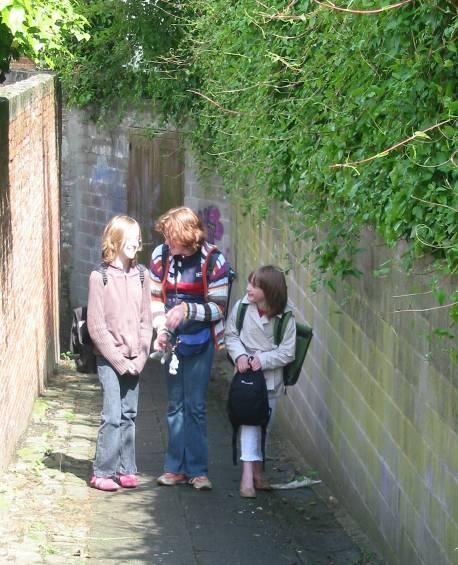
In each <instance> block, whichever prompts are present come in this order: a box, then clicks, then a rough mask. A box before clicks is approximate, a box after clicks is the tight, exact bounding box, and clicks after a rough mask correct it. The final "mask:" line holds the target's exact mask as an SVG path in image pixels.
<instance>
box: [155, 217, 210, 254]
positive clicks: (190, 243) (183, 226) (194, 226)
mask: <svg viewBox="0 0 458 565" xmlns="http://www.w3.org/2000/svg"><path fill="white" fill-rule="evenodd" d="M156 230H157V231H158V232H160V233H161V234H162V235H163V236H164V237H165V238H166V239H169V240H173V241H176V242H177V243H179V244H181V245H182V246H183V247H186V248H187V249H190V250H192V251H193V252H195V251H197V250H198V249H199V248H200V247H201V246H202V244H203V242H204V241H205V238H206V235H207V234H206V233H205V228H204V226H203V224H202V220H201V219H200V218H199V216H198V215H197V214H196V213H195V212H193V211H192V210H191V208H187V207H186V206H180V207H178V208H172V209H171V210H169V211H168V212H166V213H165V214H162V216H161V217H160V218H159V219H158V221H157V222H156Z"/></svg>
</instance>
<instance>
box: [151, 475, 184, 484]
mask: <svg viewBox="0 0 458 565" xmlns="http://www.w3.org/2000/svg"><path fill="white" fill-rule="evenodd" d="M156 482H157V484H158V485H160V486H162V487H174V486H175V485H185V484H186V483H187V482H188V477H187V476H186V475H181V474H178V473H164V474H163V475H161V476H160V477H158V478H157V479H156Z"/></svg>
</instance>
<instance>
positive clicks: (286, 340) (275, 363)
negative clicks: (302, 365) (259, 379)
mask: <svg viewBox="0 0 458 565" xmlns="http://www.w3.org/2000/svg"><path fill="white" fill-rule="evenodd" d="M295 355H296V322H295V321H294V316H291V318H290V319H289V321H288V325H287V326H286V329H285V335H284V336H283V340H282V342H281V343H280V345H279V346H278V347H276V348H275V349H271V350H270V351H263V352H259V353H257V356H258V357H259V360H260V361H261V368H262V369H276V368H277V367H284V366H286V365H288V363H291V362H292V361H294V356H295Z"/></svg>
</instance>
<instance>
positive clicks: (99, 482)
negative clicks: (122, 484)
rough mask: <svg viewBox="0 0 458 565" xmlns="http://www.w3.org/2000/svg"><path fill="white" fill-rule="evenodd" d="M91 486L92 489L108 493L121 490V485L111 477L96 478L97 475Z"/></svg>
mask: <svg viewBox="0 0 458 565" xmlns="http://www.w3.org/2000/svg"><path fill="white" fill-rule="evenodd" d="M89 484H90V486H91V487H92V488H96V489H99V490H106V491H113V490H118V488H119V485H118V484H117V483H115V482H114V480H113V479H110V478H109V477H96V476H95V475H93V476H92V478H91V480H90V482H89Z"/></svg>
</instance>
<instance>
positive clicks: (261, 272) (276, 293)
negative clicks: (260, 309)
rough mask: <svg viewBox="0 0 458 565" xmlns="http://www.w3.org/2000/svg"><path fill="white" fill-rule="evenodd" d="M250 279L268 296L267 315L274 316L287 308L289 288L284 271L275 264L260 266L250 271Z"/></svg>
mask: <svg viewBox="0 0 458 565" xmlns="http://www.w3.org/2000/svg"><path fill="white" fill-rule="evenodd" d="M248 281H249V282H250V283H251V284H252V285H253V286H255V287H256V288H260V289H261V290H262V291H263V292H264V296H265V297H266V306H267V315H268V316H269V318H273V317H274V316H276V315H277V314H281V313H282V312H283V311H284V309H285V308H286V303H287V300H288V288H287V286H286V279H285V275H284V273H283V271H282V270H281V269H279V268H278V267H275V266H274V265H265V266H264V267H259V269H256V271H253V272H252V273H250V275H249V277H248Z"/></svg>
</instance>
